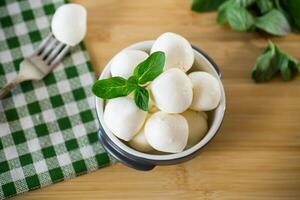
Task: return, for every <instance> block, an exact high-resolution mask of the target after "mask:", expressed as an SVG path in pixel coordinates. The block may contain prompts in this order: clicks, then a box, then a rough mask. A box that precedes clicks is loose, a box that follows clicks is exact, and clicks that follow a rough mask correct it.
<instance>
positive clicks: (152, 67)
mask: <svg viewBox="0 0 300 200" xmlns="http://www.w3.org/2000/svg"><path fill="white" fill-rule="evenodd" d="M165 60H166V56H165V53H164V52H161V51H157V52H154V53H152V54H151V55H150V56H149V57H148V58H147V59H146V60H145V61H143V62H141V63H140V64H139V65H138V66H137V67H136V68H135V69H134V72H133V75H134V76H135V77H137V80H138V83H139V84H141V85H143V84H145V83H147V82H149V81H152V80H154V79H155V78H156V77H157V76H158V75H160V74H161V73H162V71H163V68H164V65H165Z"/></svg>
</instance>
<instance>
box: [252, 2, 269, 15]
mask: <svg viewBox="0 0 300 200" xmlns="http://www.w3.org/2000/svg"><path fill="white" fill-rule="evenodd" d="M256 5H257V7H258V8H259V10H260V12H261V13H262V14H264V13H266V12H269V11H270V10H272V9H273V2H272V1H271V0H257V1H256Z"/></svg>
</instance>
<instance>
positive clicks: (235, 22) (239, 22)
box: [226, 6, 254, 31]
mask: <svg viewBox="0 0 300 200" xmlns="http://www.w3.org/2000/svg"><path fill="white" fill-rule="evenodd" d="M226 13H227V20H228V23H229V25H230V27H231V28H232V29H233V30H236V31H247V30H249V29H250V28H251V27H252V26H253V24H254V18H253V17H252V15H251V14H250V13H249V12H248V11H247V10H246V9H245V8H243V7H239V6H231V7H229V8H227V11H226Z"/></svg>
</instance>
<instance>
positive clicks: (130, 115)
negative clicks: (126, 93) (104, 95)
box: [103, 97, 147, 141]
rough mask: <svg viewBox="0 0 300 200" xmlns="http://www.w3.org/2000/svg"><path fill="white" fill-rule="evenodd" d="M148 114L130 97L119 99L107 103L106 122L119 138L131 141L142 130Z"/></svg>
mask: <svg viewBox="0 0 300 200" xmlns="http://www.w3.org/2000/svg"><path fill="white" fill-rule="evenodd" d="M146 116H147V112H145V111H143V110H141V109H139V108H138V107H137V106H136V104H135V102H134V100H133V99H132V98H130V97H118V98H115V99H111V100H109V101H108V102H107V104H106V106H105V110H104V116H103V118H104V122H105V124H106V126H107V128H109V130H110V131H111V132H112V133H113V134H114V135H116V136H117V137H118V138H120V139H122V140H125V141H129V140H131V139H132V138H133V137H134V136H135V135H136V134H137V133H138V131H139V130H140V129H141V128H142V126H143V124H144V122H145V119H146Z"/></svg>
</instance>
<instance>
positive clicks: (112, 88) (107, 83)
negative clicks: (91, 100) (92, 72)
mask: <svg viewBox="0 0 300 200" xmlns="http://www.w3.org/2000/svg"><path fill="white" fill-rule="evenodd" d="M133 90H134V87H132V86H130V85H129V84H128V82H127V80H126V79H124V78H122V77H119V76H117V77H111V78H108V79H102V80H98V81H96V83H95V84H94V85H93V87H92V91H93V93H94V94H95V95H96V96H97V97H100V98H102V99H112V98H116V97H122V96H127V95H128V94H129V93H130V92H132V91H133Z"/></svg>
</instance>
